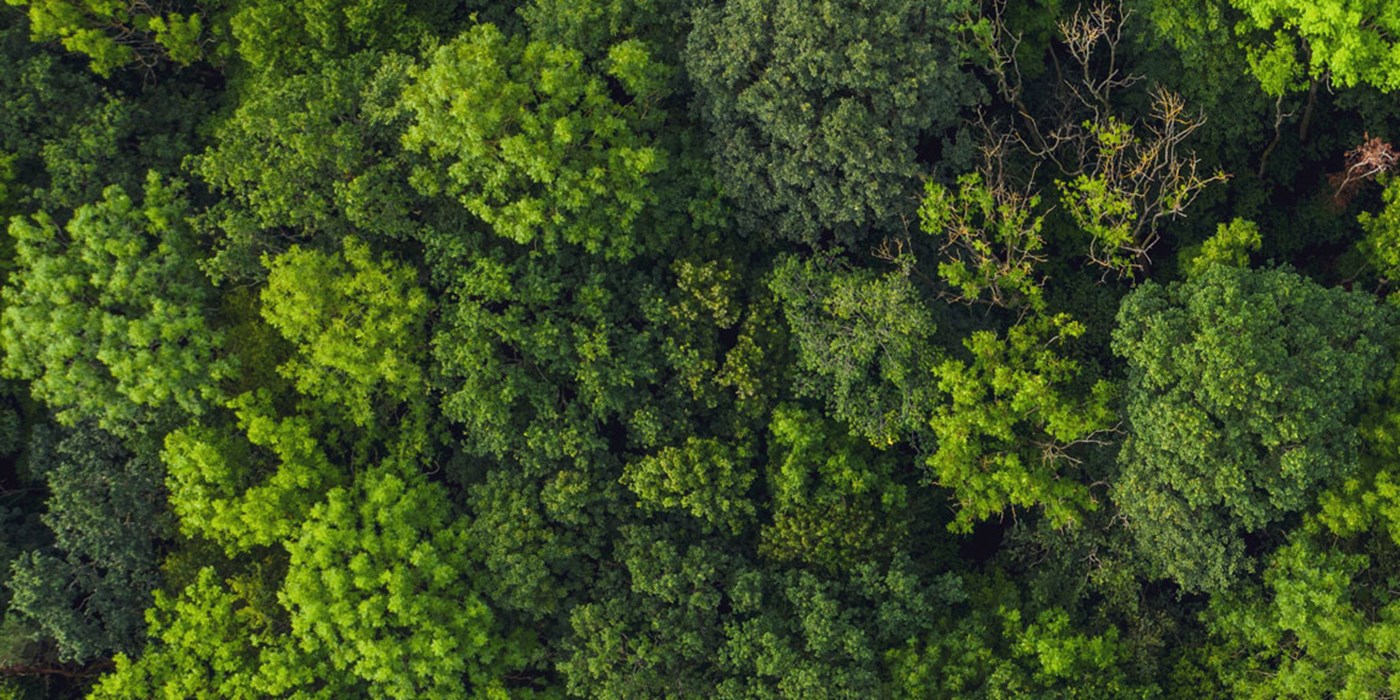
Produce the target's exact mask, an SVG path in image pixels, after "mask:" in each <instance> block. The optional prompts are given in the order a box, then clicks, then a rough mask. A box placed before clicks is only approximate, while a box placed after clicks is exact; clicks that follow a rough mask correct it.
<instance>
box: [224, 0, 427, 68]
mask: <svg viewBox="0 0 1400 700" xmlns="http://www.w3.org/2000/svg"><path fill="white" fill-rule="evenodd" d="M453 4H454V3H452V2H451V1H450V0H425V1H424V2H413V3H401V2H392V1H389V0H309V1H307V2H297V3H285V2H276V0H249V1H248V2H240V3H233V4H232V5H233V7H234V8H235V9H234V10H233V11H232V12H231V13H230V15H229V17H228V25H229V33H230V34H231V35H232V39H233V46H234V47H235V51H236V53H237V55H238V57H239V58H241V59H242V60H243V62H245V63H246V64H247V65H248V66H249V67H251V68H252V69H253V70H254V71H255V72H259V73H265V74H268V75H273V76H278V77H281V76H285V75H288V74H297V73H301V72H304V71H310V70H312V69H315V68H317V67H318V66H319V65H321V64H322V63H325V62H328V61H335V60H337V59H343V58H347V57H349V56H350V55H352V54H354V53H355V52H357V51H361V50H365V49H370V50H407V49H413V48H417V47H418V46H419V45H420V44H422V43H423V42H424V40H425V39H427V38H428V37H430V36H432V35H433V33H434V32H433V30H434V28H435V24H436V23H437V22H440V21H441V20H442V19H443V18H444V17H445V16H446V14H447V13H448V12H450V11H451V9H452V5H453Z"/></svg>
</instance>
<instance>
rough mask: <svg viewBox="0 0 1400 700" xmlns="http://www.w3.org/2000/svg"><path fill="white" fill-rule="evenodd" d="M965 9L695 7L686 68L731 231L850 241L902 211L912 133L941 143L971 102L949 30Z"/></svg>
mask: <svg viewBox="0 0 1400 700" xmlns="http://www.w3.org/2000/svg"><path fill="white" fill-rule="evenodd" d="M967 9H969V7H968V5H966V4H965V3H962V2H958V1H956V0H954V1H950V2H942V1H940V2H923V1H918V0H885V1H881V2H855V1H854V0H824V1H823V2H819V3H816V4H813V3H803V2H795V1H794V0H741V1H738V2H728V3H724V4H723V5H712V6H707V7H703V8H701V9H699V10H697V12H696V14H695V15H694V18H693V27H694V28H693V29H692V30H691V34H690V37H689V39H688V41H687V45H686V49H685V61H686V68H687V69H688V70H689V73H690V76H691V79H692V80H693V81H694V83H695V89H696V93H697V94H696V98H697V103H698V107H699V109H700V114H701V116H702V118H703V120H704V122H705V124H706V126H707V127H708V134H709V145H710V149H711V153H712V157H713V160H714V169H715V172H716V173H717V174H719V175H720V176H721V178H722V179H721V182H722V185H723V188H724V193H725V195H726V196H727V197H728V198H729V199H730V200H731V201H732V202H733V203H734V205H735V207H736V210H737V211H736V213H737V215H738V219H739V224H740V227H741V230H742V231H743V232H744V233H745V234H747V235H750V236H764V235H769V234H773V235H776V236H777V237H780V238H785V239H789V240H797V241H806V242H809V243H816V242H818V241H821V240H823V238H824V234H825V233H826V232H833V233H835V235H836V237H837V239H838V240H840V241H842V242H844V243H850V244H854V243H857V242H860V241H862V240H863V239H865V238H866V236H867V235H868V234H869V233H870V232H871V231H872V230H876V231H878V230H886V231H888V230H891V229H893V228H895V227H898V225H899V222H900V221H901V218H906V219H907V218H912V215H913V207H912V206H911V205H910V202H911V201H912V198H913V195H914V193H915V192H916V191H917V189H916V188H917V187H918V180H917V175H918V174H919V172H920V169H921V168H920V165H919V164H918V162H917V160H916V158H917V154H916V147H917V146H918V144H919V141H920V139H921V138H928V137H932V138H940V137H942V136H943V133H944V131H945V130H947V129H950V128H952V127H954V126H955V125H956V123H957V118H958V113H959V110H961V109H962V108H963V107H966V106H968V105H970V104H972V103H973V102H975V101H976V100H977V99H978V89H977V86H976V84H975V82H973V80H972V79H971V77H970V76H969V75H967V74H965V73H964V72H963V71H962V70H961V66H960V60H959V57H958V55H957V54H956V49H955V46H956V41H955V40H954V39H953V38H952V32H953V29H954V26H955V25H957V24H958V17H959V15H960V13H962V12H964V11H966V10H967ZM877 38H878V44H877Z"/></svg>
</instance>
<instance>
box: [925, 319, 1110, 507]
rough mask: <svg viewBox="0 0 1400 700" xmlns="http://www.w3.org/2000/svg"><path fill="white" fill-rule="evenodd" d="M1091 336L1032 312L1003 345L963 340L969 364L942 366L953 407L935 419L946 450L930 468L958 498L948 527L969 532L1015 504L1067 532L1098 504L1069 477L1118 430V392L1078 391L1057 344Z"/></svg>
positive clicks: (1100, 387) (1074, 371) (985, 337)
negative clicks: (1040, 511) (1114, 401)
mask: <svg viewBox="0 0 1400 700" xmlns="http://www.w3.org/2000/svg"><path fill="white" fill-rule="evenodd" d="M1083 332H1084V327H1083V325H1082V324H1079V323H1076V322H1074V321H1072V320H1070V318H1069V316H1068V315H1066V314H1058V315H1055V316H1045V315H1034V316H1032V317H1030V318H1029V319H1027V320H1025V321H1023V322H1021V323H1018V324H1016V325H1014V326H1012V327H1011V328H1010V329H1009V330H1007V332H1006V336H1005V337H1004V338H1002V337H998V335H997V334H996V333H994V332H992V331H977V332H975V333H973V334H972V336H971V337H970V338H968V339H967V340H965V341H963V344H964V345H965V346H966V347H967V350H968V351H969V352H970V353H971V355H972V357H971V362H965V361H963V360H957V359H949V360H945V361H943V362H942V363H940V364H939V365H938V366H937V367H935V368H934V375H935V376H936V377H937V379H938V390H939V391H940V392H941V393H942V394H944V395H945V396H946V399H947V401H946V402H945V403H942V404H941V405H938V406H937V407H936V408H934V409H933V414H932V416H931V417H930V420H929V425H930V427H931V428H932V430H933V433H934V435H935V436H936V437H937V439H938V443H937V444H938V449H937V450H936V451H935V452H934V453H933V454H932V455H931V456H930V457H929V458H928V465H929V467H931V468H932V469H933V472H934V477H935V478H936V479H937V480H938V483H940V484H941V485H943V486H944V487H946V488H949V489H952V491H953V493H954V497H955V499H956V500H957V501H958V505H959V509H958V512H957V515H956V517H955V518H954V520H953V522H952V523H951V524H950V525H949V527H950V528H952V529H954V530H959V531H963V532H967V531H970V530H971V529H972V525H973V524H974V523H976V522H977V521H979V520H983V519H986V518H988V517H991V516H993V515H997V514H1000V513H1002V512H1003V511H1005V510H1006V509H1007V508H1008V507H1012V508H1014V507H1016V506H1020V507H1023V508H1030V507H1033V506H1040V507H1043V508H1044V509H1045V514H1046V516H1047V517H1049V518H1050V519H1051V521H1053V522H1055V523H1057V524H1059V525H1069V524H1072V523H1074V522H1076V521H1078V520H1079V518H1080V517H1081V516H1082V514H1083V512H1084V511H1086V510H1091V509H1094V508H1096V507H1097V505H1096V502H1095V500H1094V499H1093V496H1092V495H1091V494H1090V493H1089V490H1088V488H1086V487H1085V486H1084V484H1083V483H1081V482H1079V481H1078V480H1076V479H1073V478H1065V477H1066V476H1067V474H1066V473H1065V472H1066V471H1067V470H1069V469H1072V468H1074V467H1077V466H1078V465H1079V464H1080V462H1081V461H1082V459H1083V457H1082V453H1083V451H1084V449H1085V448H1086V447H1092V446H1095V445H1101V444H1104V443H1105V442H1106V433H1108V432H1109V431H1111V430H1112V429H1113V428H1114V425H1113V423H1114V414H1113V411H1112V410H1111V409H1110V407H1109V401H1110V399H1111V398H1112V396H1113V386H1112V385H1111V384H1109V383H1108V382H1106V381H1103V380H1099V381H1096V382H1094V383H1093V384H1092V385H1091V386H1088V387H1084V386H1082V385H1079V386H1077V385H1078V384H1080V383H1081V382H1084V380H1081V379H1080V367H1079V363H1078V362H1076V361H1075V360H1073V359H1071V358H1070V357H1068V356H1065V355H1061V354H1058V353H1056V352H1055V351H1054V350H1052V349H1051V347H1050V346H1051V345H1053V344H1055V343H1059V342H1062V341H1064V340H1066V339H1073V338H1076V337H1078V336H1080V335H1081V334H1083ZM1085 383H1087V382H1085ZM1077 455H1078V456H1077Z"/></svg>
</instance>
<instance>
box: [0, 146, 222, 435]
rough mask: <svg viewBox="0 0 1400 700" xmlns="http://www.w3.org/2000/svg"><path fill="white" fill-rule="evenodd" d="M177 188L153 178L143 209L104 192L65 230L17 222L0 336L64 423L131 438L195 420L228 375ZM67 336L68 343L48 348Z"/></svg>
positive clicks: (9, 369) (37, 221) (8, 361)
mask: <svg viewBox="0 0 1400 700" xmlns="http://www.w3.org/2000/svg"><path fill="white" fill-rule="evenodd" d="M187 212H188V208H187V204H186V203H185V200H184V198H183V197H182V196H181V194H180V185H179V183H178V182H177V183H172V184H166V183H165V182H164V181H163V180H162V179H161V178H160V177H159V176H158V175H156V174H155V173H154V172H153V173H151V174H150V176H149V177H148V179H147V183H146V191H145V196H144V198H143V199H142V200H141V201H140V202H139V203H137V202H133V201H132V199H131V198H130V197H129V196H128V195H127V194H126V193H125V192H123V191H122V190H121V189H120V188H116V187H113V188H109V189H108V190H107V192H106V193H105V196H104V199H103V201H102V202H99V203H97V204H92V205H88V206H84V207H81V208H79V209H78V211H76V212H74V214H73V218H72V219H71V220H70V221H69V222H68V223H67V225H65V226H63V227H62V228H60V227H59V225H58V224H57V223H55V222H54V220H53V218H52V217H51V216H49V215H48V214H43V213H41V214H38V215H36V216H34V217H33V218H30V219H26V218H15V219H12V220H11V223H10V235H11V236H12V237H13V238H14V240H15V258H16V270H15V272H14V273H13V274H12V275H11V276H10V279H9V284H8V285H7V286H6V288H5V292H4V298H5V303H6V304H7V308H6V309H5V311H4V317H3V322H0V334H3V337H4V342H5V348H6V350H7V352H6V354H5V358H4V368H5V371H6V373H7V374H9V375H10V376H13V377H20V378H24V379H29V380H31V381H32V384H31V386H32V390H33V392H34V395H35V397H37V398H39V399H42V400H44V401H45V402H47V403H48V404H49V405H50V406H52V407H53V409H54V411H55V415H56V417H57V418H58V419H59V420H60V421H61V422H63V423H65V424H68V425H73V424H76V423H77V422H79V421H81V420H84V419H93V420H96V421H97V423H98V425H99V426H101V427H102V428H103V429H105V430H109V431H112V432H115V433H118V434H125V433H130V432H132V431H133V430H137V429H139V426H140V425H141V424H142V423H143V422H146V421H149V420H151V419H152V416H153V414H154V415H155V416H156V417H160V416H165V417H167V418H168V417H169V414H171V413H174V412H183V413H187V414H190V415H196V416H197V415H200V414H202V413H203V412H204V411H205V408H206V407H207V405H208V402H209V401H210V400H211V399H213V398H215V397H216V396H217V387H216V384H215V382H217V381H218V380H219V379H221V378H223V377H226V376H228V374H229V372H230V371H231V368H230V365H229V363H228V362H227V361H226V360H224V359H222V358H220V357H219V345H220V342H221V338H220V334H219V333H218V332H217V331H215V330H214V329H212V328H210V327H209V325H208V323H207V322H206V320H205V317H204V314H203V306H204V304H205V303H206V302H207V300H208V299H209V298H210V288H209V285H208V283H207V281H206V280H205V279H204V278H203V277H202V276H201V275H200V273H199V271H198V268H197V267H196V264H197V256H198V254H199V252H198V249H197V248H195V246H194V240H193V237H192V234H191V233H190V230H189V227H188V226H187V224H186V223H185V217H186V215H187ZM58 338H62V339H63V342H54V340H55V339H58Z"/></svg>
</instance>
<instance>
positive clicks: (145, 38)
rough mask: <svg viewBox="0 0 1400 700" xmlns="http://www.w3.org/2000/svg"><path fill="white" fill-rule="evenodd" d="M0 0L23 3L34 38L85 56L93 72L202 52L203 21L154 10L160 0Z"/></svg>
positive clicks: (190, 58)
mask: <svg viewBox="0 0 1400 700" xmlns="http://www.w3.org/2000/svg"><path fill="white" fill-rule="evenodd" d="M5 2H6V3H7V4H10V5H15V6H20V7H27V8H28V13H29V27H30V33H31V35H32V37H33V39H34V41H57V42H59V43H61V44H62V45H63V48H65V49H68V50H69V51H72V52H74V53H78V54H82V55H84V56H87V57H88V59H89V60H90V61H91V65H92V70H93V72H95V73H97V74H98V75H102V76H109V75H111V74H112V72H113V71H115V70H117V69H118V68H124V67H128V66H132V65H133V64H134V65H135V66H139V67H143V68H147V69H149V68H151V67H152V66H154V65H156V64H157V63H159V62H161V61H164V60H170V61H173V62H174V63H176V64H179V65H182V66H187V65H190V64H191V63H194V62H195V61H198V60H200V59H201V58H202V57H203V48H202V44H203V41H204V37H203V36H202V35H203V32H204V28H203V24H204V21H203V19H202V17H201V15H200V14H198V13H182V12H176V11H169V12H160V11H159V9H158V8H161V7H162V4H156V5H154V6H153V5H151V4H149V3H145V2H139V1H137V0H5ZM171 4H172V5H174V6H175V7H182V8H183V7H185V6H188V5H191V4H192V3H184V2H180V3H171Z"/></svg>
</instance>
